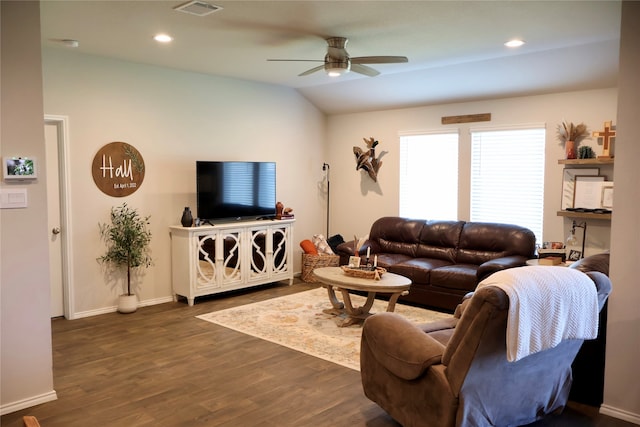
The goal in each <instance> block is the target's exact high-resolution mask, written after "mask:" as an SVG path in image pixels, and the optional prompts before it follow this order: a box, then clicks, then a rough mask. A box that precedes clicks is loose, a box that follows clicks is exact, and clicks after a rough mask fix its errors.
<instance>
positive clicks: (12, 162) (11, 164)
mask: <svg viewBox="0 0 640 427" xmlns="http://www.w3.org/2000/svg"><path fill="white" fill-rule="evenodd" d="M2 164H3V169H4V179H35V178H37V177H38V170H37V168H36V159H34V158H33V157H5V158H3V161H2Z"/></svg>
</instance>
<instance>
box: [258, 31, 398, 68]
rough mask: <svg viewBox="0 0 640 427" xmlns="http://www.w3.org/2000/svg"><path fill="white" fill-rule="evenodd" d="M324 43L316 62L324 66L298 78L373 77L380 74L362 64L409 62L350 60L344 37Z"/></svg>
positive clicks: (384, 58) (378, 58)
mask: <svg viewBox="0 0 640 427" xmlns="http://www.w3.org/2000/svg"><path fill="white" fill-rule="evenodd" d="M326 41H327V45H328V46H327V54H326V55H325V57H324V61H322V60H318V62H324V64H323V65H320V66H317V67H314V68H311V69H309V70H307V71H304V72H302V73H300V74H298V76H308V75H309V74H312V73H315V72H316V71H320V70H325V72H326V73H327V74H328V75H329V76H331V77H336V76H341V75H343V74H346V73H348V72H349V71H353V72H354V73H359V74H363V75H365V76H369V77H374V76H377V75H378V74H380V72H379V71H378V70H375V69H373V68H371V67H368V66H366V65H364V64H398V63H405V62H409V60H408V59H407V57H406V56H360V57H355V58H351V57H350V56H349V53H347V50H346V49H345V46H346V44H347V42H348V39H347V38H346V37H329V38H328V39H326ZM267 61H294V62H296V61H302V62H309V61H313V60H309V59H267Z"/></svg>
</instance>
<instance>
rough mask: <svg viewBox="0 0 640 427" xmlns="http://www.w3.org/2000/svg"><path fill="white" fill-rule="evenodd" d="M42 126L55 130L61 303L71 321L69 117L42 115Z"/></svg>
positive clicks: (73, 313) (72, 316)
mask: <svg viewBox="0 0 640 427" xmlns="http://www.w3.org/2000/svg"><path fill="white" fill-rule="evenodd" d="M44 124H45V125H53V126H56V128H57V139H58V179H59V180H60V182H59V187H60V228H61V229H62V230H63V232H62V233H60V236H61V241H60V243H61V247H62V292H63V295H62V301H63V305H64V317H65V318H66V319H69V320H72V319H74V318H75V310H74V306H73V301H74V299H73V289H74V286H73V256H72V254H73V251H72V242H73V238H72V229H71V189H70V187H69V186H70V183H71V179H70V176H69V175H70V168H69V167H68V165H70V164H71V163H70V161H69V117H67V116H57V115H51V114H45V115H44Z"/></svg>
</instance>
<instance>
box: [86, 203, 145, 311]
mask: <svg viewBox="0 0 640 427" xmlns="http://www.w3.org/2000/svg"><path fill="white" fill-rule="evenodd" d="M149 218H150V217H149V216H146V217H141V216H140V214H138V212H137V211H136V210H135V209H132V208H130V207H129V206H127V204H126V203H123V204H122V206H118V207H112V208H111V222H110V223H99V224H98V226H99V228H100V237H101V239H102V241H103V242H104V243H105V245H106V246H107V251H106V253H105V254H104V255H102V256H101V257H99V258H98V261H99V262H101V263H103V264H110V265H112V266H114V267H116V268H126V271H127V289H126V291H127V293H126V294H123V295H120V297H119V299H118V311H119V312H121V313H131V312H134V311H136V309H137V308H138V303H137V297H136V295H135V294H134V293H132V292H131V272H132V270H133V269H135V268H139V267H144V268H147V267H150V266H151V265H153V260H152V258H151V254H150V247H149V244H150V243H151V231H150V230H149Z"/></svg>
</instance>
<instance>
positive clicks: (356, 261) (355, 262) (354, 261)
mask: <svg viewBox="0 0 640 427" xmlns="http://www.w3.org/2000/svg"><path fill="white" fill-rule="evenodd" d="M349 267H360V257H358V256H350V257H349Z"/></svg>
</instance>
